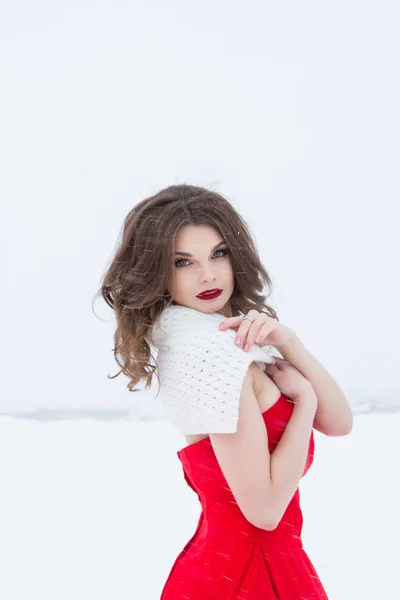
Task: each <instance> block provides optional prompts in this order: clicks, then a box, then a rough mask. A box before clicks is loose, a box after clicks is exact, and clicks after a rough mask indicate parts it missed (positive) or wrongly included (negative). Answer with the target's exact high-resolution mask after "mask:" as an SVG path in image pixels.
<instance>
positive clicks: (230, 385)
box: [153, 305, 275, 435]
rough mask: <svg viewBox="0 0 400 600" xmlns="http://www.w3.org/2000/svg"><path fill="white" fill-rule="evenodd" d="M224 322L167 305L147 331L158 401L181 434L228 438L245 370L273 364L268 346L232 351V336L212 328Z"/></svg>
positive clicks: (230, 331)
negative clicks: (154, 352)
mask: <svg viewBox="0 0 400 600" xmlns="http://www.w3.org/2000/svg"><path fill="white" fill-rule="evenodd" d="M225 319H226V317H224V316H223V315H221V314H219V313H208V314H206V313H202V312H200V311H198V310H195V309H192V308H188V307H186V306H182V305H171V306H168V307H167V308H166V309H164V311H163V312H162V313H161V315H160V317H159V318H158V320H157V322H156V323H155V325H154V328H153V342H154V346H155V347H156V349H157V350H158V356H157V366H158V372H159V378H160V399H161V401H162V403H163V406H164V407H165V412H166V417H167V419H168V420H169V421H170V422H171V424H172V425H173V426H174V427H176V428H177V429H178V430H179V431H180V433H182V434H183V435H189V434H206V433H208V434H210V433H234V432H235V431H237V427H238V417H239V400H240V393H241V390H242V387H243V380H244V377H245V374H246V371H247V368H248V366H249V365H250V364H251V363H252V362H253V361H255V362H256V363H257V364H258V365H259V367H260V368H261V369H263V370H264V366H265V363H275V360H274V358H273V356H272V354H271V351H272V349H273V346H264V347H263V348H261V347H260V346H257V345H256V344H254V345H253V346H252V348H251V349H250V350H249V351H247V352H246V351H244V350H243V349H242V348H239V347H238V346H235V344H234V339H235V337H236V331H234V330H233V329H225V330H224V331H221V330H220V329H218V326H219V324H220V323H221V322H222V321H225Z"/></svg>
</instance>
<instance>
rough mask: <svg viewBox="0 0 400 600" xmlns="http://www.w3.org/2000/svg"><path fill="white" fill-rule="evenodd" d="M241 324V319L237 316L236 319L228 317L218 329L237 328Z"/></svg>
mask: <svg viewBox="0 0 400 600" xmlns="http://www.w3.org/2000/svg"><path fill="white" fill-rule="evenodd" d="M241 322H242V317H241V316H240V315H239V316H238V317H228V318H227V319H225V321H222V323H220V325H219V328H220V329H229V327H237V326H239V325H240V323H241Z"/></svg>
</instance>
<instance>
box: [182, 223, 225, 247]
mask: <svg viewBox="0 0 400 600" xmlns="http://www.w3.org/2000/svg"><path fill="white" fill-rule="evenodd" d="M221 240H222V236H221V235H220V233H219V232H218V231H217V230H216V229H214V228H213V227H211V226H210V225H185V226H184V227H182V228H181V229H180V230H179V231H178V232H177V234H176V237H175V243H174V248H175V250H176V249H178V250H184V249H189V247H190V248H191V249H192V250H193V251H195V250H196V248H197V249H199V250H201V249H204V248H208V247H210V248H211V246H214V245H215V244H217V243H218V242H220V241H221ZM178 246H179V247H178ZM183 246H185V248H184V247H183Z"/></svg>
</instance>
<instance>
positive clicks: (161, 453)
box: [0, 413, 400, 600]
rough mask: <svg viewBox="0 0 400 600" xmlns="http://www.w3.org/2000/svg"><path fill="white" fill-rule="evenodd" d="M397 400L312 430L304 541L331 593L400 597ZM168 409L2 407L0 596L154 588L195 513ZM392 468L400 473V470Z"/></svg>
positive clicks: (144, 594)
mask: <svg viewBox="0 0 400 600" xmlns="http://www.w3.org/2000/svg"><path fill="white" fill-rule="evenodd" d="M399 429H400V414H399V413H387V414H385V413H376V414H358V415H356V416H355V423H354V429H353V432H352V434H351V435H350V436H346V437H343V438H328V437H326V436H323V435H322V434H320V433H319V432H317V431H316V432H315V442H316V455H315V459H314V464H313V466H312V468H311V469H310V471H309V473H308V474H307V476H306V477H305V478H304V479H303V480H302V482H301V484H300V494H301V501H302V509H303V515H304V525H303V542H304V548H305V550H306V552H307V553H308V555H309V556H310V558H311V560H312V562H313V563H314V566H315V568H316V569H317V572H318V574H319V576H320V578H321V580H322V582H323V584H324V586H325V588H326V590H327V592H328V596H329V598H330V600H358V599H360V600H361V599H362V600H398V599H399V598H400V582H399V568H398V563H399V551H398V540H399V539H400V519H399V506H400V494H399V487H400V486H399V481H398V473H399V470H398V460H399V457H400V452H399V448H400V441H399V438H398V431H399ZM182 440H183V438H182V437H181V436H180V434H179V433H178V432H175V430H174V429H173V428H172V427H171V426H170V425H168V424H167V423H166V422H164V421H140V422H138V421H134V420H129V419H118V420H108V421H107V420H89V419H81V420H79V419H73V420H58V421H56V420H48V421H40V420H34V419H32V418H31V419H26V418H24V419H16V418H13V417H11V416H10V417H7V416H3V417H2V418H1V419H0V481H1V496H0V519H1V521H0V531H1V535H0V563H1V577H0V598H1V600H39V599H40V600H54V599H57V600H89V599H92V598H93V599H94V598H95V599H96V600H159V597H160V594H161V589H162V586H163V584H164V582H165V579H166V578H167V576H168V573H169V570H170V568H171V566H172V564H173V561H174V560H175V557H176V555H177V554H178V553H179V552H180V550H181V549H182V548H183V546H184V544H185V543H186V542H187V541H188V539H189V538H190V537H191V535H192V534H193V533H194V530H195V527H196V524H197V520H198V517H199V513H200V505H199V502H198V499H197V496H196V495H195V494H194V493H193V492H192V491H191V490H190V488H189V487H188V486H187V485H186V483H185V481H184V479H183V474H182V469H181V464H180V462H179V460H178V457H177V456H176V451H177V450H178V449H180V448H181V447H183V446H184V445H185V443H184V440H183V442H182ZM396 473H397V475H396Z"/></svg>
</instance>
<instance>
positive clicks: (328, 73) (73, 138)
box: [0, 0, 400, 410]
mask: <svg viewBox="0 0 400 600" xmlns="http://www.w3.org/2000/svg"><path fill="white" fill-rule="evenodd" d="M399 13H400V9H399V7H398V5H397V4H396V3H394V2H385V1H383V2H379V3H378V2H375V3H372V2H367V3H365V2H360V1H359V2H356V1H354V0H353V1H348V0H347V1H346V2H344V1H339V2H335V3H330V4H329V3H328V4H327V3H321V2H316V1H314V2H301V3H298V2H285V3H272V2H268V3H265V2H261V1H250V2H247V3H246V5H244V4H243V3H242V2H237V1H236V2H217V3H216V2H211V1H210V0H206V1H203V2H201V3H187V2H183V1H181V2H177V1H176V0H170V1H169V2H161V1H159V2H135V3H128V2H115V1H113V2H111V1H109V2H101V3H99V2H89V1H81V0H80V1H79V2H69V3H63V4H60V3H56V4H55V3H53V2H49V1H47V2H44V1H40V0H39V1H37V2H35V3H31V2H27V1H26V0H21V1H19V2H18V1H16V2H8V3H3V4H2V6H1V8H0V52H1V58H2V60H1V67H0V68H1V81H2V91H1V95H0V96H1V99H0V102H1V111H0V115H1V116H0V119H1V123H0V125H1V136H0V137H1V142H0V158H1V164H2V167H3V169H2V175H1V178H0V195H1V213H2V217H3V218H2V219H1V225H2V226H1V232H0V233H1V248H2V255H3V256H5V257H6V260H5V261H4V262H3V265H2V266H3V269H2V275H3V279H2V281H3V293H2V295H1V296H2V314H3V325H2V329H3V344H2V353H3V355H2V365H3V368H4V372H3V377H2V378H1V383H0V386H1V387H0V410H11V409H14V408H15V409H18V408H27V407H31V408H33V407H60V406H63V407H75V408H76V407H81V408H96V407H98V408H100V407H108V408H116V407H128V406H133V405H134V404H136V402H137V400H135V401H134V399H133V395H132V394H129V393H128V391H127V388H126V384H127V382H128V380H127V379H126V378H123V377H119V378H117V379H116V380H108V379H107V375H108V374H115V373H116V372H117V371H118V365H117V364H116V363H115V362H114V360H113V356H112V353H111V348H112V347H113V339H112V336H113V331H114V323H113V320H112V313H111V311H109V310H108V309H107V308H106V306H105V305H104V304H103V303H102V301H98V302H97V304H96V306H95V310H96V312H97V314H98V315H99V316H101V317H102V318H104V319H108V322H103V321H101V320H99V319H97V318H96V317H95V315H94V314H93V312H92V307H91V301H92V298H93V296H94V294H95V293H96V291H97V289H98V285H99V283H100V278H101V276H102V273H103V272H104V269H105V268H106V265H107V263H108V261H109V259H110V258H111V255H112V253H113V250H114V245H115V242H116V239H117V236H118V232H119V230H120V227H121V225H122V221H123V219H124V217H125V215H126V214H127V212H128V211H129V210H130V209H131V208H132V206H133V205H134V204H136V203H137V202H139V201H140V200H141V199H142V198H144V197H145V196H148V195H150V194H153V193H155V192H156V191H158V190H159V189H160V188H161V187H164V186H167V185H170V184H172V183H179V182H188V183H194V184H198V185H204V186H206V187H211V188H213V189H217V190H218V191H220V192H221V193H223V194H225V195H226V196H227V197H228V199H229V200H230V201H231V202H232V203H233V204H234V206H235V207H236V208H238V209H239V210H240V211H241V213H242V214H243V216H244V217H245V219H246V220H247V222H248V224H249V226H250V228H251V231H252V232H253V234H254V237H255V240H256V243H257V245H258V247H259V251H260V254H261V256H262V258H263V261H264V264H265V266H266V268H267V269H269V271H270V273H271V276H272V278H273V280H274V282H275V291H274V295H273V297H272V301H273V305H274V307H275V308H276V309H277V311H278V314H279V315H280V318H281V320H282V321H283V322H284V323H285V324H287V325H288V326H290V327H292V328H294V329H295V331H296V332H297V333H298V334H299V336H300V337H301V338H302V339H303V341H304V342H305V344H306V345H307V346H308V347H309V349H310V350H311V351H312V352H314V353H315V355H316V356H317V357H318V358H319V359H320V360H321V361H322V362H323V364H325V365H326V366H327V367H328V368H329V370H330V371H331V372H332V374H333V375H334V376H335V377H336V378H337V380H338V381H339V383H341V384H342V386H343V388H344V389H345V390H346V391H347V392H348V394H349V398H350V400H352V401H353V400H357V399H362V398H365V397H369V396H371V395H372V396H374V397H375V396H376V397H380V398H388V397H389V396H392V398H395V399H397V400H398V399H399V397H400V394H399V387H400V386H399V383H398V376H397V371H398V369H397V366H398V360H399V358H400V352H399V349H398V348H399V344H398V335H399V332H400V327H399V325H400V323H399V310H398V306H399V283H398V275H396V273H398V266H397V262H398V258H399V236H398V226H399V218H398V214H397V212H396V211H397V210H398V199H399V191H400V184H399V178H398V166H399V159H400V149H399V148H400V147H399V134H400V117H399V110H398V107H399V105H400V90H399V85H400V84H399V78H398V75H397V73H398V57H399V51H400V39H399V36H398V22H399ZM135 398H136V397H135Z"/></svg>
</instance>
